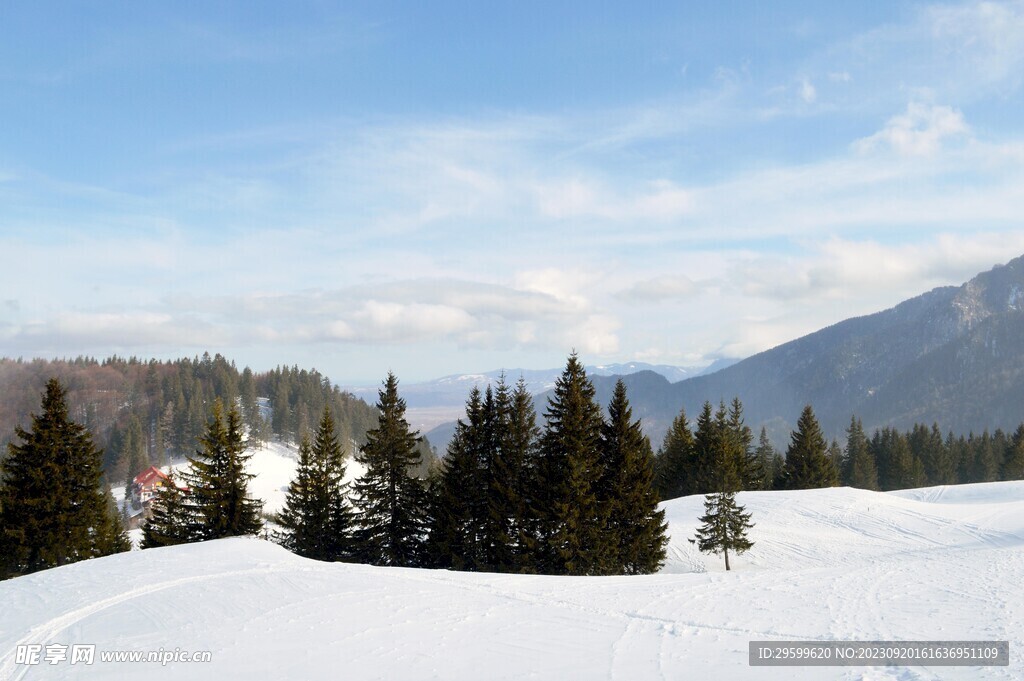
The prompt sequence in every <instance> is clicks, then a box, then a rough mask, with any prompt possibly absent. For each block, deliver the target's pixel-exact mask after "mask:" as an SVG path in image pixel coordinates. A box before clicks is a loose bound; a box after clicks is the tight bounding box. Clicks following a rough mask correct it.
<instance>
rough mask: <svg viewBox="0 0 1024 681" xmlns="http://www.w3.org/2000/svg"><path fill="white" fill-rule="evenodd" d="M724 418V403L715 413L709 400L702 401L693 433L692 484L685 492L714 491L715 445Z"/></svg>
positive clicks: (702, 492) (700, 492)
mask: <svg viewBox="0 0 1024 681" xmlns="http://www.w3.org/2000/svg"><path fill="white" fill-rule="evenodd" d="M724 420H725V405H724V404H723V405H721V408H720V409H719V410H718V413H717V414H716V413H715V411H714V410H713V408H712V406H711V402H707V401H705V402H704V406H703V407H702V408H701V411H700V414H699V415H698V416H697V429H696V431H695V432H694V434H693V464H692V469H691V471H692V472H691V480H692V484H691V486H690V488H689V490H686V491H685V493H686V494H707V493H708V492H712V491H714V485H713V477H712V476H713V471H714V469H715V446H716V444H717V441H718V438H719V434H720V431H721V424H722V422H723V421H724Z"/></svg>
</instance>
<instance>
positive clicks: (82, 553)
mask: <svg viewBox="0 0 1024 681" xmlns="http://www.w3.org/2000/svg"><path fill="white" fill-rule="evenodd" d="M31 419H32V427H31V429H30V430H25V429H24V428H21V427H18V428H17V429H16V430H15V434H16V435H17V436H18V438H20V439H21V440H22V443H21V444H14V443H11V444H9V445H8V456H7V457H6V458H5V459H4V460H3V461H2V462H0V576H3V577H10V576H14V575H19V574H25V573H28V572H35V571H36V570H42V569H45V568H49V567H54V566H58V565H65V564H67V563H72V562H75V561H78V560H83V559H86V558H92V557H95V556H101V555H107V554H110V553H114V552H117V551H121V550H125V548H126V547H127V543H126V542H127V538H126V537H125V536H124V532H123V530H122V529H121V528H120V523H119V521H118V519H117V514H116V512H115V511H114V510H113V509H112V508H111V506H110V503H109V498H108V496H107V495H105V494H104V491H103V489H102V488H101V486H100V480H101V476H102V452H101V451H100V450H98V449H97V448H96V447H95V446H94V444H93V441H92V436H91V435H90V434H89V431H88V430H86V429H85V427H84V426H82V425H81V424H78V423H75V422H74V421H72V420H71V419H70V418H69V415H68V407H67V400H66V391H65V389H64V387H63V386H62V385H61V384H60V382H59V381H58V380H57V379H55V378H54V379H50V380H49V381H48V382H47V384H46V389H45V392H44V393H43V399H42V412H41V413H40V414H38V415H36V414H33V415H32V417H31Z"/></svg>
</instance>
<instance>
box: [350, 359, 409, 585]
mask: <svg viewBox="0 0 1024 681" xmlns="http://www.w3.org/2000/svg"><path fill="white" fill-rule="evenodd" d="M377 410H378V413H379V415H378V420H377V427H376V428H374V429H372V430H370V431H369V432H367V434H366V445H365V446H364V447H363V450H362V452H361V453H360V454H359V455H358V456H357V461H359V462H360V463H361V464H363V465H364V466H365V467H366V473H365V474H364V475H363V476H362V477H361V478H360V479H359V480H358V481H357V482H356V483H355V485H354V491H355V505H356V507H357V508H358V511H357V512H356V524H357V526H358V530H357V531H356V544H357V551H358V556H359V557H360V559H361V560H362V561H363V562H367V563H371V564H373V565H397V566H414V565H416V564H417V563H418V562H419V561H421V559H422V553H423V551H422V545H423V539H424V532H425V528H424V526H423V522H424V516H425V514H426V492H425V490H424V487H423V483H421V482H420V480H418V479H416V478H414V477H412V475H411V471H412V470H413V469H414V468H415V467H417V466H419V465H420V463H421V459H420V454H419V451H418V449H417V439H418V435H419V433H417V432H412V431H411V430H410V429H409V423H408V421H406V420H405V400H403V399H402V398H401V397H399V395H398V379H397V378H396V377H395V375H394V374H392V373H389V374H388V377H387V379H386V380H385V381H384V387H383V388H381V389H380V391H379V392H378V400H377Z"/></svg>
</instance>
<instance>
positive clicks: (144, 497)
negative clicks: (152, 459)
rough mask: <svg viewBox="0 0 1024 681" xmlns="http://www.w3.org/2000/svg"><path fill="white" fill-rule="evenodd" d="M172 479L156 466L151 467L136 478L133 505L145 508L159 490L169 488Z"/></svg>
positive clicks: (133, 484)
mask: <svg viewBox="0 0 1024 681" xmlns="http://www.w3.org/2000/svg"><path fill="white" fill-rule="evenodd" d="M170 484H171V479H170V478H169V477H167V474H166V473H164V472H163V471H162V470H160V469H159V468H157V467H156V466H150V467H149V468H147V469H146V470H144V471H142V472H141V473H139V474H138V475H136V476H135V479H134V480H133V481H132V505H133V506H144V505H145V504H146V503H147V502H148V501H149V500H150V499H152V498H153V497H154V496H156V492H157V489H159V488H160V487H168V486H170Z"/></svg>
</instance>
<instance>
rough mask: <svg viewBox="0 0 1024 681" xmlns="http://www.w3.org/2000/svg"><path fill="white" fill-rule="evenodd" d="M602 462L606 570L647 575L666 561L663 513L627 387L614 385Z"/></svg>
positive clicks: (648, 448)
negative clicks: (630, 404)
mask: <svg viewBox="0 0 1024 681" xmlns="http://www.w3.org/2000/svg"><path fill="white" fill-rule="evenodd" d="M601 450H602V458H603V459H604V463H603V465H602V469H603V471H604V475H603V476H602V480H601V486H600V493H599V497H600V501H601V502H602V503H604V504H606V506H607V510H606V513H605V517H606V518H607V526H606V533H607V534H606V538H605V543H606V545H607V547H608V550H607V551H606V552H605V554H604V560H605V564H604V568H605V570H604V571H605V572H606V573H608V574H627V575H636V574H649V573H652V572H657V570H658V569H659V568H660V567H661V565H662V563H664V561H665V544H666V543H667V542H668V537H667V536H666V534H665V532H666V530H667V528H668V525H667V524H666V523H665V511H664V510H659V509H658V496H657V493H656V492H655V489H654V456H653V454H652V452H651V443H650V441H649V440H648V439H647V436H645V435H644V434H643V431H642V430H641V428H640V421H639V420H636V421H634V420H633V410H632V408H631V407H630V406H629V399H628V398H627V396H626V385H625V384H624V383H623V382H622V381H621V380H619V381H617V382H616V384H615V391H614V393H613V394H612V400H611V402H610V403H609V405H608V420H607V421H606V422H605V423H604V425H603V426H602V428H601Z"/></svg>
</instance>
